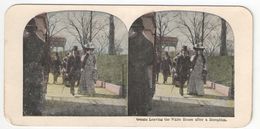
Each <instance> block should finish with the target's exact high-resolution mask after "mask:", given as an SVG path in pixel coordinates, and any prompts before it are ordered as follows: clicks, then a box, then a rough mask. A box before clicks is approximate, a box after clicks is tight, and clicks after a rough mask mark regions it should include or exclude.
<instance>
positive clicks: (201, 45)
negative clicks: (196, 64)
mask: <svg viewBox="0 0 260 129" xmlns="http://www.w3.org/2000/svg"><path fill="white" fill-rule="evenodd" d="M193 49H194V50H204V49H205V48H204V46H203V44H202V43H197V44H195V45H194V47H193Z"/></svg>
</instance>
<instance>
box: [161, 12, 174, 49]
mask: <svg viewBox="0 0 260 129" xmlns="http://www.w3.org/2000/svg"><path fill="white" fill-rule="evenodd" d="M177 16H178V14H174V15H173V14H172V13H170V12H161V13H156V29H157V30H156V33H157V34H156V36H157V37H158V41H159V43H158V46H157V49H158V51H159V53H161V52H162V50H163V49H164V48H165V47H166V46H163V45H162V39H163V37H165V36H167V35H168V34H170V33H171V32H172V31H174V29H176V28H175V27H174V26H172V25H171V24H172V23H173V22H174V20H175V18H176V17H177Z"/></svg>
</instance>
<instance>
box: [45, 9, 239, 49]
mask: <svg viewBox="0 0 260 129" xmlns="http://www.w3.org/2000/svg"><path fill="white" fill-rule="evenodd" d="M71 12H74V13H75V14H80V13H82V12H83V11H61V12H53V13H48V15H49V16H50V15H53V14H55V16H54V18H51V19H50V22H54V20H55V19H60V22H59V23H58V24H57V27H56V30H59V29H60V28H62V27H64V26H68V18H67V17H68V13H70V14H71ZM84 12H85V13H87V15H86V16H89V15H88V14H89V11H84ZM180 12H181V13H182V16H184V19H185V20H187V21H188V19H190V18H192V17H194V15H195V13H194V12H188V11H187V12H186V11H168V12H166V11H164V12H157V14H160V13H162V14H163V13H167V16H166V17H167V18H169V19H173V20H172V21H171V22H170V23H169V25H168V26H169V27H168V28H176V29H174V30H173V31H172V32H171V33H169V34H168V35H167V36H170V37H177V38H178V40H179V41H178V45H177V50H180V48H181V46H182V45H187V46H188V47H189V48H190V49H192V44H191V43H189V40H188V39H187V37H186V36H185V35H184V34H183V33H181V32H180V29H178V28H177V26H178V21H179V20H180V18H179V17H178V16H177V17H174V16H175V15H177V14H180ZM196 15H197V18H198V20H200V19H201V13H196ZM173 17H174V18H173ZM94 19H95V20H96V21H97V22H98V24H100V25H101V24H108V23H109V15H108V14H107V13H102V12H94ZM74 20H75V19H74ZM205 21H209V23H210V24H212V25H216V24H219V25H218V27H217V28H216V29H215V30H214V31H212V32H211V36H219V35H220V31H221V20H220V18H219V17H218V16H216V15H212V14H208V15H207V17H206V19H205ZM114 22H115V40H116V41H117V42H120V44H121V48H122V49H123V52H122V54H127V53H128V30H127V29H126V27H125V25H124V23H122V22H121V20H120V19H118V18H116V17H114ZM188 24H191V23H188ZM108 31H109V26H108V25H107V26H106V27H105V29H104V32H106V33H107V34H108ZM102 35H104V33H103V32H101V33H99V34H98V35H97V36H96V38H95V39H93V43H94V44H95V45H96V47H99V44H98V43H97V41H96V40H97V39H100V36H102ZM57 36H62V37H66V39H67V44H66V47H65V49H66V50H68V49H71V48H72V46H73V45H78V46H80V44H79V43H78V42H77V40H75V38H74V37H73V36H72V35H71V33H69V32H68V30H67V29H64V30H63V31H61V32H60V33H58V34H57ZM227 40H229V41H233V40H234V37H233V32H232V29H231V28H230V26H229V25H228V24H227ZM207 42H208V41H207V40H205V41H204V44H205V47H207V45H208V44H207ZM106 44H108V40H107V41H106ZM107 47H108V45H107ZM106 49H107V48H106ZM166 50H168V49H166ZM173 50H174V49H173V48H171V49H170V51H173ZM106 51H107V50H106Z"/></svg>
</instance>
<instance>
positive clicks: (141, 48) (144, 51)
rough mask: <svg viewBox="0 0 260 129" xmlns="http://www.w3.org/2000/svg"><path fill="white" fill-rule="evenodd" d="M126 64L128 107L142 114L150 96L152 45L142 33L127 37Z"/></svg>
mask: <svg viewBox="0 0 260 129" xmlns="http://www.w3.org/2000/svg"><path fill="white" fill-rule="evenodd" d="M128 64H129V66H128V71H129V72H128V109H129V112H131V111H133V110H136V111H137V112H139V113H141V114H142V113H145V112H147V110H148V105H149V104H148V103H149V99H150V98H149V97H150V96H151V95H150V90H151V89H150V85H149V84H150V83H149V82H150V81H151V80H149V77H148V66H149V65H152V64H153V45H152V43H151V42H150V41H149V40H148V39H147V38H146V37H145V36H144V35H143V34H142V33H139V34H135V35H134V36H131V37H130V38H129V63H128ZM141 114H139V115H141ZM130 115H131V114H130ZM137 115H138V114H137Z"/></svg>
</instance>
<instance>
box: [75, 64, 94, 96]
mask: <svg viewBox="0 0 260 129" xmlns="http://www.w3.org/2000/svg"><path fill="white" fill-rule="evenodd" d="M93 73H94V70H93V69H92V68H90V67H87V68H85V69H84V71H83V72H82V73H81V77H80V84H79V89H78V94H81V95H94V94H95V80H94V77H93V76H94V75H93Z"/></svg>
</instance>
